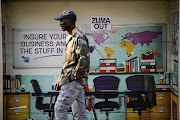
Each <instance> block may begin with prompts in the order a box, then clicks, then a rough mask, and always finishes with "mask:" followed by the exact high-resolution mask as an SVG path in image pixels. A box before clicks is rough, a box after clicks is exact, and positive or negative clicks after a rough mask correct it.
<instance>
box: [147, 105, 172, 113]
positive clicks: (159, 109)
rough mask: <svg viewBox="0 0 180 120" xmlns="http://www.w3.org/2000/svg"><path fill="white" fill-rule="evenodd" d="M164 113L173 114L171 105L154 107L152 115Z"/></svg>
mask: <svg viewBox="0 0 180 120" xmlns="http://www.w3.org/2000/svg"><path fill="white" fill-rule="evenodd" d="M153 112H154V113H159V112H160V113H163V112H171V105H158V106H154V107H153V108H152V109H151V110H150V113H153Z"/></svg>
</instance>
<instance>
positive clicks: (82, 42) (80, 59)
mask: <svg viewBox="0 0 180 120" xmlns="http://www.w3.org/2000/svg"><path fill="white" fill-rule="evenodd" d="M75 52H76V56H77V66H76V68H75V70H73V71H72V75H71V79H73V77H74V79H82V78H87V74H88V72H89V55H90V53H89V45H88V43H87V41H86V38H85V37H79V38H77V46H76V49H75Z"/></svg>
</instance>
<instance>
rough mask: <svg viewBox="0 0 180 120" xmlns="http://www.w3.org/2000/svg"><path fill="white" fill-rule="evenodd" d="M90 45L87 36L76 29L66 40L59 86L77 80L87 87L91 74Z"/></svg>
mask: <svg viewBox="0 0 180 120" xmlns="http://www.w3.org/2000/svg"><path fill="white" fill-rule="evenodd" d="M89 63H90V53H89V43H88V39H87V38H86V36H85V35H84V34H83V33H82V32H81V31H79V29H78V28H77V27H76V28H74V30H73V31H72V35H68V36H67V38H66V53H65V61H64V66H63V69H62V71H61V75H60V76H59V78H58V81H59V85H60V86H62V85H63V84H65V83H67V82H71V81H73V80H76V81H77V82H79V83H80V84H81V85H83V86H84V87H86V85H87V80H88V74H89Z"/></svg>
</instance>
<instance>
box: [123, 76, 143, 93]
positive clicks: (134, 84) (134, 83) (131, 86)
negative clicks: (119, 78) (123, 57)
mask: <svg viewBox="0 0 180 120" xmlns="http://www.w3.org/2000/svg"><path fill="white" fill-rule="evenodd" d="M126 84H127V89H128V90H130V91H145V86H144V75H134V76H130V77H128V78H126Z"/></svg>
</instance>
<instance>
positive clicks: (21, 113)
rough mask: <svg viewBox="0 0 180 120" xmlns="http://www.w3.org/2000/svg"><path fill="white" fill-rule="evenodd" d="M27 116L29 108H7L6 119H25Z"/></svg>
mask: <svg viewBox="0 0 180 120" xmlns="http://www.w3.org/2000/svg"><path fill="white" fill-rule="evenodd" d="M28 118H29V108H21V109H8V114H7V120H26V119H28Z"/></svg>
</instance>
